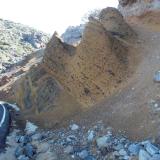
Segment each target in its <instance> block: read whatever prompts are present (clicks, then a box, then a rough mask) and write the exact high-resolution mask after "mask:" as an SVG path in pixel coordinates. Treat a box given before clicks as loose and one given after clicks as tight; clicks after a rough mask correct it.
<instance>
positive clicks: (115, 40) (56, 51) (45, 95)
mask: <svg viewBox="0 0 160 160" xmlns="http://www.w3.org/2000/svg"><path fill="white" fill-rule="evenodd" d="M111 17H112V18H111ZM119 18H120V20H121V21H118V20H117V21H116V19H119ZM109 21H110V22H111V23H109ZM107 25H108V28H107ZM133 37H134V38H135V34H134V32H133V31H132V29H130V27H129V26H128V25H127V23H126V22H125V21H124V20H123V17H122V16H121V15H120V13H119V12H118V11H117V10H116V9H113V8H106V9H104V10H102V12H101V14H100V19H98V20H96V19H94V18H90V21H89V22H88V24H87V25H86V27H85V29H84V34H83V37H82V40H81V43H80V44H79V45H78V46H77V47H74V46H71V45H69V44H66V43H64V42H62V40H61V39H60V38H59V37H58V35H57V34H56V33H55V34H54V35H53V37H52V38H51V40H50V42H49V43H48V44H47V47H46V49H45V53H44V58H43V63H42V64H40V65H39V66H37V67H35V68H33V69H31V70H30V71H29V73H28V74H27V75H26V76H25V77H24V78H22V79H21V80H20V82H19V81H18V82H17V85H16V89H15V96H16V101H17V103H18V104H19V105H20V106H21V107H22V108H23V109H27V108H28V109H29V110H30V111H34V112H32V113H37V116H33V117H34V118H35V117H36V118H38V116H41V119H43V120H44V119H49V117H50V120H52V122H53V121H54V120H59V119H64V117H66V116H69V115H72V114H74V113H75V112H76V111H80V110H81V109H82V108H85V107H88V106H92V105H94V104H96V103H98V102H100V101H101V100H103V99H104V98H105V97H106V96H109V95H111V94H113V93H114V92H116V91H118V90H119V89H120V88H121V86H122V85H124V84H125V80H126V79H127V77H128V76H129V75H130V72H131V70H130V63H131V61H130V57H132V56H133V55H129V48H128V43H129V42H130V41H131V40H133ZM65 97H66V99H65ZM62 98H63V99H62ZM80 104H81V105H80ZM80 106H82V107H80ZM61 111H63V112H61ZM26 112H27V111H26ZM45 114H46V115H47V117H46V116H45ZM32 115H33V114H32ZM42 115H43V116H42ZM42 117H43V118H42ZM36 118H35V119H36ZM52 122H51V123H52ZM54 123H55V121H54ZM51 125H53V124H51Z"/></svg>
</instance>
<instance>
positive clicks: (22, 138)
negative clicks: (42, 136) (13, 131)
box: [18, 135, 32, 145]
mask: <svg viewBox="0 0 160 160" xmlns="http://www.w3.org/2000/svg"><path fill="white" fill-rule="evenodd" d="M31 141H32V140H31V137H29V136H27V135H25V136H20V137H19V140H18V142H19V143H22V144H23V145H25V144H27V143H29V142H31Z"/></svg>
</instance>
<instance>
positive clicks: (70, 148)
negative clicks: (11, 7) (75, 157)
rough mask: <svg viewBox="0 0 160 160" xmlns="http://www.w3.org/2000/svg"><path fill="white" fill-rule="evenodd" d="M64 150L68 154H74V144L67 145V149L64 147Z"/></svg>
mask: <svg viewBox="0 0 160 160" xmlns="http://www.w3.org/2000/svg"><path fill="white" fill-rule="evenodd" d="M64 152H65V153H67V154H72V153H73V152H74V149H73V147H72V146H67V147H66V148H65V149H64Z"/></svg>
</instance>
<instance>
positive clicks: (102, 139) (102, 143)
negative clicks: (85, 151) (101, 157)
mask: <svg viewBox="0 0 160 160" xmlns="http://www.w3.org/2000/svg"><path fill="white" fill-rule="evenodd" d="M110 140H111V138H110V137H109V136H103V137H100V138H97V139H96V143H97V146H98V147H99V148H103V147H107V145H108V144H107V142H109V141H110Z"/></svg>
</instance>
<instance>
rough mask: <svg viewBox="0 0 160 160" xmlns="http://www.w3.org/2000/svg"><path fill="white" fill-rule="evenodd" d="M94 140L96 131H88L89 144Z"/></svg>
mask: <svg viewBox="0 0 160 160" xmlns="http://www.w3.org/2000/svg"><path fill="white" fill-rule="evenodd" d="M93 138H94V131H92V130H91V131H88V137H87V140H88V141H89V142H91V141H93Z"/></svg>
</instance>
